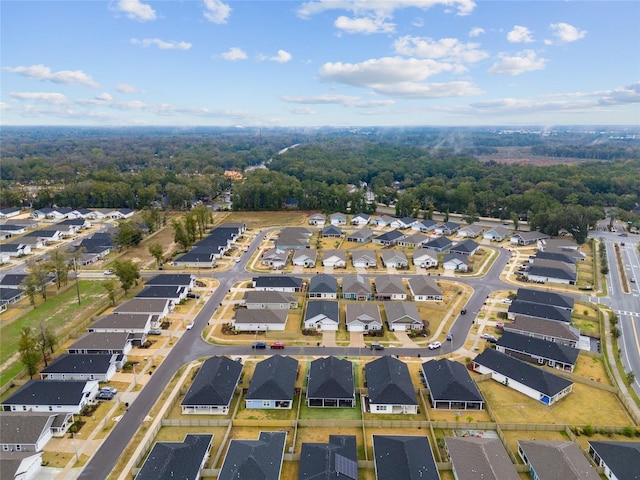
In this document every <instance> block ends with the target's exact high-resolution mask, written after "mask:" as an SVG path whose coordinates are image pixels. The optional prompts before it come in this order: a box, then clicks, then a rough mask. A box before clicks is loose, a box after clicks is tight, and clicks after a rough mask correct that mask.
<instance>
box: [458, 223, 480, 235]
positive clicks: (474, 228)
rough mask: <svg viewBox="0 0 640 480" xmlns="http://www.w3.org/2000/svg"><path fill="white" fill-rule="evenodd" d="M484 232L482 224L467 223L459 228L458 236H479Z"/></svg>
mask: <svg viewBox="0 0 640 480" xmlns="http://www.w3.org/2000/svg"><path fill="white" fill-rule="evenodd" d="M482 232H484V227H483V226H482V225H467V226H466V227H462V228H461V229H460V230H458V234H457V235H456V237H459V238H477V237H479V236H480V235H482Z"/></svg>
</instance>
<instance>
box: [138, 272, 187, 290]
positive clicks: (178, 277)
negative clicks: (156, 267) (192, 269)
mask: <svg viewBox="0 0 640 480" xmlns="http://www.w3.org/2000/svg"><path fill="white" fill-rule="evenodd" d="M192 281H193V275H190V274H186V273H176V274H170V273H161V274H159V275H156V276H154V277H151V278H150V279H149V280H147V281H146V282H145V285H147V286H150V285H167V286H168V285H171V286H183V287H187V286H189V285H191V282H192Z"/></svg>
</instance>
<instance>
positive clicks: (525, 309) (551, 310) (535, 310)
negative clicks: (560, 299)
mask: <svg viewBox="0 0 640 480" xmlns="http://www.w3.org/2000/svg"><path fill="white" fill-rule="evenodd" d="M516 316H526V317H530V318H541V319H543V320H554V321H556V322H566V323H570V322H571V310H567V309H565V308H561V307H556V306H554V305H548V304H545V303H533V302H525V301H522V300H518V299H517V298H516V299H515V300H514V301H513V302H512V303H511V305H509V310H507V318H508V319H509V320H515V318H516Z"/></svg>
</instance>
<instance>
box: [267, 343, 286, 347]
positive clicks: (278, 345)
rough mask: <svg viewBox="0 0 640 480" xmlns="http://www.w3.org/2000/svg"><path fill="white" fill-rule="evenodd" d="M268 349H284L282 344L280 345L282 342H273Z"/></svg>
mask: <svg viewBox="0 0 640 480" xmlns="http://www.w3.org/2000/svg"><path fill="white" fill-rule="evenodd" d="M270 348H284V343H282V342H273V343H272V344H271V345H270Z"/></svg>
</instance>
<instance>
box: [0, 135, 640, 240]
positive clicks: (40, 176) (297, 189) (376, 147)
mask: <svg viewBox="0 0 640 480" xmlns="http://www.w3.org/2000/svg"><path fill="white" fill-rule="evenodd" d="M0 134H1V140H2V165H1V168H0V182H2V184H1V185H0V187H1V189H0V203H1V204H2V206H16V205H20V204H22V203H23V202H24V201H25V200H29V201H30V203H31V204H32V205H33V206H34V207H42V206H49V205H52V204H57V205H59V206H71V207H76V208H81V207H118V206H126V207H131V208H145V207H148V206H150V205H152V204H153V203H154V202H162V203H163V204H165V205H168V206H170V207H172V208H186V207H188V206H189V205H190V204H191V203H190V202H191V201H192V200H194V199H196V200H202V201H204V202H210V201H213V200H214V199H215V198H216V197H218V196H219V195H220V194H222V193H223V192H225V191H228V190H229V189H230V188H231V187H232V183H231V181H230V180H229V179H228V178H227V177H225V176H224V172H225V170H235V171H239V172H244V175H245V178H244V179H243V180H242V181H238V182H235V183H234V184H233V208H234V209H237V210H278V209H282V208H300V209H304V210H320V211H325V212H332V211H352V212H372V211H375V203H374V202H372V201H371V200H372V199H373V198H375V199H376V202H377V203H381V204H385V205H392V206H395V208H396V213H397V214H398V215H414V216H415V215H419V214H423V215H425V216H428V215H430V214H431V212H433V211H439V212H444V213H459V214H463V215H464V216H465V217H466V218H468V220H469V221H473V219H475V218H477V217H478V216H490V217H497V218H502V219H513V220H515V221H523V220H527V221H529V222H530V223H531V224H533V226H538V227H540V228H542V229H545V230H547V231H549V233H557V231H558V230H559V229H562V228H568V227H570V228H571V229H573V230H582V227H581V226H579V225H578V224H580V225H583V224H584V223H585V222H586V223H587V224H588V223H590V222H593V221H595V219H597V218H598V217H601V216H602V215H603V211H604V208H610V207H615V208H616V209H617V212H619V213H618V214H619V215H620V216H624V215H628V216H629V218H631V219H632V220H633V219H634V217H632V216H631V213H630V212H631V211H632V210H633V209H634V208H635V207H636V206H637V204H638V202H639V201H640V140H639V139H640V136H639V135H638V132H633V131H628V130H623V129H618V130H615V129H611V128H609V129H597V130H595V129H585V128H575V129H563V130H549V129H547V130H544V131H543V130H539V129H535V128H529V129H519V130H504V129H489V128H478V129H471V128H455V129H454V128H426V127H425V128H421V127H413V128H379V129H374V128H367V129H345V128H329V127H327V128H320V129H286V128H282V129H277V128H271V129H262V128H252V129H244V128H227V129H221V128H218V129H211V128H191V129H178V128H176V129H169V128H122V129H98V128H19V127H8V128H3V130H2V132H1V133H0ZM505 149H508V152H509V154H513V152H514V151H515V152H520V153H521V154H522V155H523V156H527V157H529V158H532V159H533V161H532V162H525V163H501V162H499V161H496V160H494V159H493V157H494V156H495V158H496V159H499V158H500V153H501V152H504V151H505ZM536 157H545V158H547V159H548V158H554V159H557V161H555V162H552V163H553V164H551V165H544V166H542V165H538V164H537V163H536V162H535V158H536ZM250 167H259V168H250ZM247 169H250V170H251V171H248V170H247ZM574 217H578V218H580V221H573V220H572V219H573V218H574Z"/></svg>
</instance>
